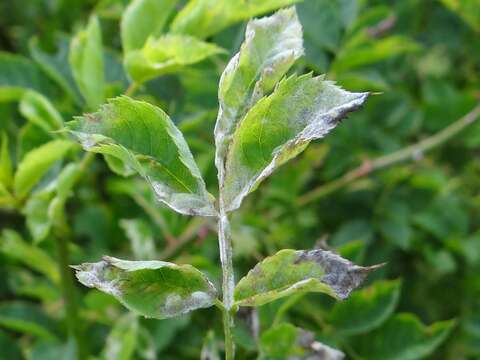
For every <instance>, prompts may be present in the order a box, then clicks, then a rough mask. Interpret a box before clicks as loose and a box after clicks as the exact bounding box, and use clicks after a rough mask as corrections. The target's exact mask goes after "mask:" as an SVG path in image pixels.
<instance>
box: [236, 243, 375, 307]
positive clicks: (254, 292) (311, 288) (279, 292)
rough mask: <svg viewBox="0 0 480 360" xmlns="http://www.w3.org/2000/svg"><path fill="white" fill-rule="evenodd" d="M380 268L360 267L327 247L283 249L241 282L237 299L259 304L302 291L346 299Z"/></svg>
mask: <svg viewBox="0 0 480 360" xmlns="http://www.w3.org/2000/svg"><path fill="white" fill-rule="evenodd" d="M378 267H379V265H376V266H369V267H362V266H358V265H355V264H353V263H351V262H350V261H348V260H345V259H343V258H341V257H340V256H339V255H337V254H334V253H332V252H330V251H325V250H310V251H307V250H298V251H297V250H290V249H286V250H281V251H279V252H278V253H276V254H275V255H273V256H269V257H267V258H265V259H264V260H263V261H262V262H260V263H258V264H257V265H256V266H255V267H254V268H253V269H252V270H250V271H249V273H248V274H247V276H245V277H244V278H242V279H241V280H240V281H239V282H238V284H237V286H236V287H235V301H236V304H237V305H240V306H259V305H263V304H266V303H268V302H271V301H274V300H276V299H279V298H282V297H285V296H288V295H291V294H294V293H297V292H301V291H304V292H322V293H325V294H328V295H330V296H333V297H334V298H337V299H346V298H347V297H348V296H349V295H350V293H351V292H352V290H354V289H355V288H357V287H358V286H360V284H361V283H362V282H363V280H364V279H365V278H366V277H367V275H368V273H369V272H370V271H372V270H375V269H377V268H378Z"/></svg>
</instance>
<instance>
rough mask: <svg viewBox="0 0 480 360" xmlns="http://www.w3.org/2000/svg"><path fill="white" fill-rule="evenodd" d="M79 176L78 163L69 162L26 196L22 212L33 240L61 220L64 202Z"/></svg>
mask: <svg viewBox="0 0 480 360" xmlns="http://www.w3.org/2000/svg"><path fill="white" fill-rule="evenodd" d="M79 176H80V166H79V164H75V163H70V164H68V165H66V166H65V168H63V169H62V171H61V172H60V174H59V175H58V177H57V178H56V179H55V180H53V181H52V182H51V183H50V184H49V185H48V186H47V187H46V188H44V189H42V190H40V191H37V192H35V193H33V194H32V195H31V196H30V197H29V198H28V200H27V203H26V204H25V208H24V209H23V213H24V214H25V216H26V218H27V227H28V229H29V231H30V233H31V234H32V237H33V240H34V241H35V242H37V243H38V242H40V241H42V240H44V239H45V238H46V237H47V236H48V234H49V233H50V230H51V228H52V225H53V224H54V223H55V222H56V221H59V220H62V217H63V216H64V208H65V202H66V201H67V199H68V197H69V195H70V193H71V189H72V188H73V186H74V184H75V182H76V180H77V179H78V177H79Z"/></svg>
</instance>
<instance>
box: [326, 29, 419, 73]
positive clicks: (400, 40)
mask: <svg viewBox="0 0 480 360" xmlns="http://www.w3.org/2000/svg"><path fill="white" fill-rule="evenodd" d="M360 36H362V37H365V39H363V41H361V40H358V38H355V39H354V41H352V43H354V45H352V46H345V47H344V48H342V50H341V51H340V52H339V53H338V55H337V57H336V58H335V61H334V62H333V64H332V70H333V71H335V72H337V73H342V72H345V71H347V70H351V69H355V68H358V67H361V66H366V65H370V64H374V63H377V62H379V61H383V60H386V59H390V58H392V57H395V56H399V55H402V54H405V53H409V52H412V51H416V50H418V49H419V45H418V44H417V43H415V42H414V41H413V40H411V39H410V38H408V37H405V36H401V35H393V36H389V37H386V38H384V39H381V40H371V38H370V37H369V36H368V34H361V35H359V37H360ZM357 42H358V43H357Z"/></svg>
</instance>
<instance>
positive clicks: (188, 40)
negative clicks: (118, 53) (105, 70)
mask: <svg viewBox="0 0 480 360" xmlns="http://www.w3.org/2000/svg"><path fill="white" fill-rule="evenodd" d="M223 51H224V50H223V49H221V48H219V47H218V46H216V45H214V44H210V43H207V42H204V41H201V40H198V39H196V38H194V37H192V36H187V35H177V34H166V35H163V36H161V37H159V38H152V37H151V38H149V39H148V40H147V42H146V44H145V46H144V47H143V48H142V49H140V50H135V51H131V52H129V53H128V54H127V55H126V57H125V67H126V69H127V71H128V73H129V74H130V76H131V77H132V79H133V80H135V81H136V82H138V83H143V82H145V81H147V80H151V79H153V78H155V77H157V76H160V75H165V74H169V73H173V72H177V71H178V70H180V69H182V68H183V67H185V66H187V65H191V64H195V63H197V62H200V61H202V60H204V59H206V58H208V57H210V56H212V55H215V54H219V53H221V52H223Z"/></svg>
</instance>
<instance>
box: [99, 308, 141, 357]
mask: <svg viewBox="0 0 480 360" xmlns="http://www.w3.org/2000/svg"><path fill="white" fill-rule="evenodd" d="M138 332H139V324H138V318H137V316H136V315H133V314H126V315H124V316H122V317H121V318H120V319H118V320H117V321H116V322H115V324H114V326H113V328H112V331H111V332H110V334H109V335H108V337H107V341H106V344H105V348H104V349H103V351H102V359H105V360H129V359H132V358H133V355H134V353H135V348H136V346H137V340H138Z"/></svg>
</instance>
